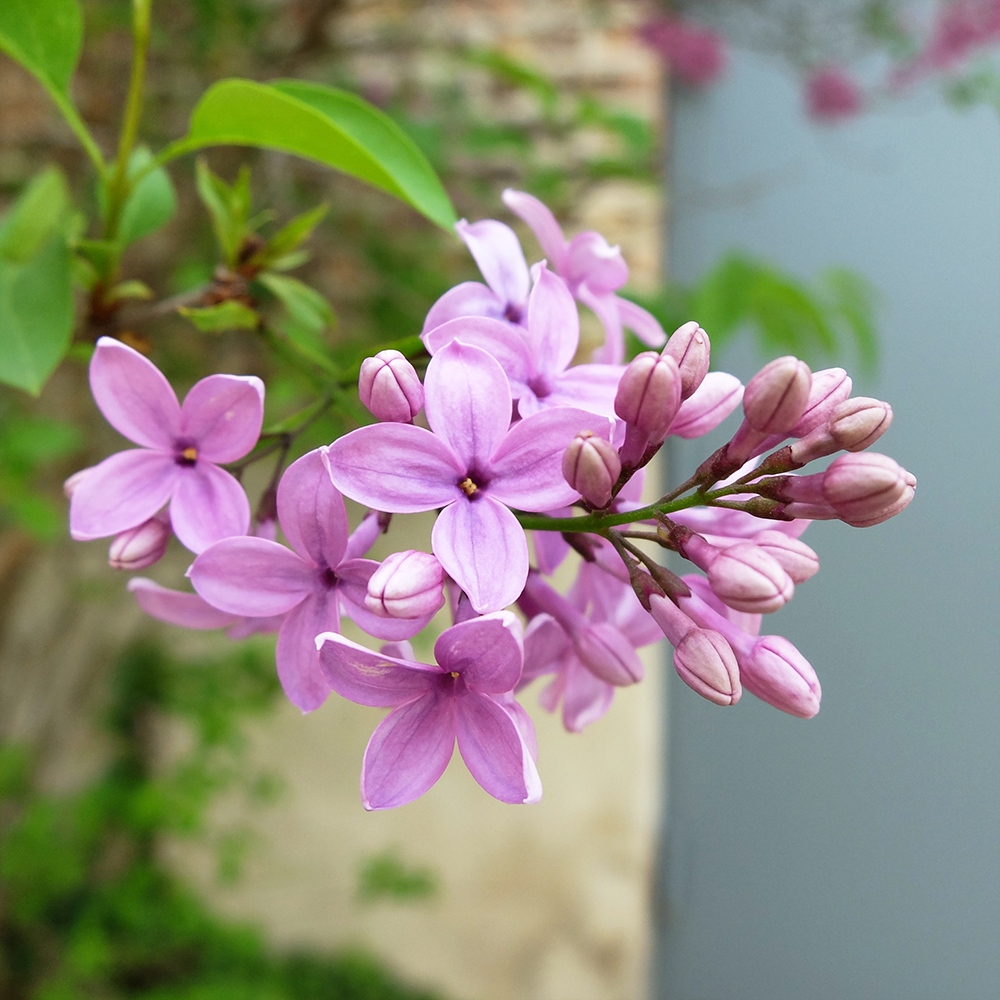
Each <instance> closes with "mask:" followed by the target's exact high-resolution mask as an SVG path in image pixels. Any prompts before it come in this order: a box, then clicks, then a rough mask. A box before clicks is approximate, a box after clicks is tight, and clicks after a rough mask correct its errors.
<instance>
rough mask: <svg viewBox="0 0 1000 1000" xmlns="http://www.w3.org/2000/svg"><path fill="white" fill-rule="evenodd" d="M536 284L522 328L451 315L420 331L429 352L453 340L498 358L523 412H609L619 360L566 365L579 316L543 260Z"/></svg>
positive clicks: (576, 340) (577, 337) (574, 343)
mask: <svg viewBox="0 0 1000 1000" xmlns="http://www.w3.org/2000/svg"><path fill="white" fill-rule="evenodd" d="M532 272H533V273H534V275H535V286H534V288H533V289H532V292H531V296H530V298H529V299H528V308H527V314H526V317H525V327H524V328H523V329H518V330H514V329H512V328H511V327H510V326H509V325H508V324H505V323H500V322H499V321H497V320H494V319H489V318H485V317H464V318H462V319H453V320H451V321H449V322H447V323H444V324H442V325H441V326H438V327H435V328H434V329H433V330H429V331H427V332H425V333H424V334H423V335H422V339H423V341H424V343H425V344H426V346H427V350H428V351H430V353H431V354H437V353H438V351H440V350H441V348H443V347H444V346H445V345H446V344H450V343H451V342H452V341H453V340H455V339H460V340H461V341H462V343H465V344H473V345H475V346H476V347H481V348H482V349H483V350H484V351H487V352H488V353H489V354H492V355H493V357H495V358H496V359H497V361H499V362H500V365H501V367H502V368H503V370H504V371H505V372H506V373H507V378H508V380H509V382H510V389H511V395H512V396H513V397H514V398H515V399H516V400H517V410H518V413H519V414H520V415H521V416H522V417H527V416H531V414H533V413H538V412H539V411H540V410H543V409H547V408H549V407H553V406H577V407H580V408H581V409H584V410H590V411H591V412H592V413H600V414H602V415H604V416H607V417H613V416H614V415H615V408H614V400H615V392H616V391H617V388H618V381H619V379H620V378H621V375H622V369H621V367H620V366H619V365H598V364H591V365H575V366H574V367H570V365H571V364H572V362H573V358H574V356H575V355H576V349H577V347H578V346H579V344H580V317H579V314H578V313H577V311H576V305H575V304H574V303H573V297H572V296H571V295H570V294H569V290H568V289H567V288H566V283H565V282H564V281H563V280H562V279H561V278H560V277H559V276H558V275H556V274H553V273H552V272H551V271H550V270H549V269H548V268H547V267H546V266H545V265H544V264H537V265H535V267H534V268H533V269H532Z"/></svg>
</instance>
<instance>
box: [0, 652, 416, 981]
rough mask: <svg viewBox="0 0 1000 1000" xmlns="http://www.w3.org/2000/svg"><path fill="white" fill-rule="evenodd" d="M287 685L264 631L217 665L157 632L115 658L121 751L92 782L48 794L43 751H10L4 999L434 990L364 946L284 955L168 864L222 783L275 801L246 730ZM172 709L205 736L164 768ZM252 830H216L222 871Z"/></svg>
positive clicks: (2, 824)
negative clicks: (158, 759) (401, 974)
mask: <svg viewBox="0 0 1000 1000" xmlns="http://www.w3.org/2000/svg"><path fill="white" fill-rule="evenodd" d="M277 690H278V684H277V679H276V678H275V675H274V663H273V649H272V646H271V644H270V643H268V642H266V641H255V642H250V643H245V644H244V645H242V646H241V647H240V648H239V649H238V651H236V652H234V653H232V654H230V655H228V656H225V657H222V658H219V659H216V660H213V661H210V662H203V661H197V662H186V661H182V660H178V659H174V658H172V657H170V656H168V654H166V653H165V652H164V650H163V649H162V646H161V645H160V644H158V643H153V642H145V643H141V644H139V645H135V646H133V647H131V648H129V649H127V650H126V651H125V652H123V653H122V655H121V656H120V658H119V660H118V662H117V664H116V665H115V669H114V672H113V675H112V683H111V701H110V706H109V708H108V710H107V712H106V716H105V719H104V729H105V731H106V733H107V734H108V736H109V738H110V739H111V741H112V745H113V753H112V755H111V759H110V761H109V763H108V766H107V768H106V769H105V771H104V773H103V774H101V775H100V776H99V777H98V778H97V779H96V780H95V781H93V782H92V783H91V784H90V785H88V786H87V787H85V788H83V789H82V790H80V791H79V792H77V793H76V794H74V795H69V796H58V795H52V794H45V793H43V792H41V791H40V790H39V789H38V788H37V785H36V783H35V781H34V780H33V776H32V761H31V758H30V754H29V753H28V752H27V751H26V750H25V749H24V748H23V747H20V746H17V745H6V746H4V747H3V748H2V749H0V996H2V997H3V998H4V1000H111V998H113V1000H132V998H135V1000H139V998H141V1000H432V998H431V996H430V994H428V993H425V992H421V991H416V990H412V989H409V988H407V987H404V986H403V985H401V984H400V983H398V982H397V981H396V980H395V979H394V978H393V977H392V976H391V975H390V974H389V973H387V972H386V971H385V969H384V968H383V967H381V966H380V965H379V964H378V963H377V962H376V961H375V960H374V959H372V958H370V957H368V956H366V955H364V954H361V953H356V952H348V953H345V954H340V955H334V956H325V955H320V954H316V953H307V952H299V953H295V954H283V955H277V954H275V953H273V952H272V951H270V950H269V949H268V948H267V946H266V945H265V944H264V942H263V939H262V937H261V935H260V934H259V933H258V932H257V931H255V930H253V929H252V928H250V927H247V926H242V925H237V924H232V923H228V922H226V921H223V920H221V919H219V918H218V917H215V916H213V915H212V914H211V913H210V912H209V910H208V909H207V908H206V907H205V905H204V904H203V903H201V902H200V901H199V900H198V899H197V898H196V897H195V896H194V895H192V893H191V892H190V891H189V890H187V889H186V888H185V887H184V886H183V884H182V883H181V882H180V881H179V880H178V879H177V878H176V877H175V876H174V875H173V874H172V873H171V872H170V871H169V870H168V868H167V867H166V866H165V865H164V864H163V862H162V861H161V860H160V858H159V855H158V852H157V849H156V845H157V840H158V838H159V837H161V836H162V835H164V834H168V833H169V834H173V835H181V836H193V835H204V833H205V811H206V808H207V806H208V805H209V804H210V802H211V801H212V800H213V799H214V798H215V797H216V796H217V795H218V794H219V793H220V792H222V791H224V790H233V789H235V788H241V789H242V790H243V792H244V793H245V794H248V795H250V796H252V797H254V798H256V799H258V800H260V799H264V800H267V799H271V798H273V796H274V794H275V781H274V779H273V778H271V777H269V776H267V775H261V774H255V773H252V772H250V771H248V769H247V764H246V760H245V758H244V755H243V750H244V749H245V742H246V741H245V737H244V735H243V733H242V729H241V725H242V723H243V722H244V721H245V720H246V719H247V718H249V717H251V716H253V715H255V714H259V713H260V712H262V711H266V710H267V708H268V707H269V706H270V705H271V704H272V702H273V699H274V696H275V694H276V693H277ZM166 718H175V719H179V720H183V721H184V722H186V724H187V726H188V728H189V730H190V731H191V733H192V734H193V741H192V745H191V746H190V748H189V749H187V750H186V752H184V753H183V754H182V755H181V756H180V757H179V758H178V759H176V760H174V761H171V762H169V763H167V764H160V765H158V766H156V767H154V766H153V763H152V759H153V754H152V752H151V740H152V738H153V733H154V729H155V727H156V726H158V725H162V724H163V720H164V719H166ZM245 840H246V838H245V836H243V837H241V835H240V831H229V832H228V833H227V834H226V835H224V836H222V837H221V838H219V841H218V843H217V845H216V846H217V848H218V857H219V862H220V866H221V870H220V875H221V876H222V877H232V876H233V875H234V874H236V873H237V871H236V869H238V853H239V848H240V845H241V843H245ZM410 878H411V883H412V878H413V876H412V875H411V876H410ZM382 882H383V883H384V882H385V879H384V878H383V879H382ZM410 894H411V895H412V894H413V891H412V887H411V892H410Z"/></svg>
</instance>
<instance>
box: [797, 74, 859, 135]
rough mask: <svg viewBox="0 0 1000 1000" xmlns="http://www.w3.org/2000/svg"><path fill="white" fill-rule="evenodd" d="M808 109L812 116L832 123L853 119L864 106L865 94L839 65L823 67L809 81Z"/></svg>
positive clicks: (817, 119)
mask: <svg viewBox="0 0 1000 1000" xmlns="http://www.w3.org/2000/svg"><path fill="white" fill-rule="evenodd" d="M805 97H806V111H807V112H808V114H809V117H810V118H813V119H815V120H816V121H819V122H825V123H827V124H831V123H833V122H838V121H841V120H843V119H845V118H853V117H854V116H855V115H856V114H858V113H859V112H860V111H861V109H862V108H863V107H864V103H865V102H864V94H863V93H862V92H861V88H860V87H859V86H858V84H857V83H855V81H854V80H853V79H852V78H851V77H850V76H849V75H848V74H847V72H846V71H845V70H843V69H841V68H840V67H839V66H821V67H820V68H819V69H817V70H814V71H813V73H812V75H811V76H810V77H809V78H808V79H807V80H806V93H805Z"/></svg>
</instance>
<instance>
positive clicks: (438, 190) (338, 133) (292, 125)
mask: <svg viewBox="0 0 1000 1000" xmlns="http://www.w3.org/2000/svg"><path fill="white" fill-rule="evenodd" d="M221 145H234V146H258V147H262V148H265V149H279V150H282V151H284V152H286V153H293V154H295V155H296V156H302V157H305V158H307V159H311V160H317V161H318V162H320V163H323V164H325V165H326V166H329V167H333V168H334V169H336V170H340V171H342V172H343V173H346V174H350V175H351V176H352V177H357V178H358V179H359V180H362V181H365V182H366V183H368V184H371V185H372V186H374V187H377V188H380V189H381V190H383V191H386V192H388V193H389V194H392V195H395V196H396V197H397V198H399V199H401V200H402V201H405V202H406V203H407V204H409V205H412V206H413V207H414V208H415V209H416V210H417V211H418V212H421V213H422V214H423V215H425V216H426V217H427V218H429V219H430V220H431V221H433V222H436V223H437V224H438V225H440V226H442V227H444V228H445V229H449V230H450V229H451V227H452V226H453V225H454V223H455V218H456V216H455V210H454V209H453V208H452V206H451V202H450V201H449V200H448V196H447V195H446V194H445V192H444V188H442V187H441V182H440V181H439V180H438V178H437V175H436V174H435V173H434V171H433V170H432V169H431V167H430V164H428V162H427V160H426V159H425V157H424V155H423V154H422V153H421V152H420V150H419V149H417V147H416V146H415V145H414V144H413V142H412V140H411V139H410V138H409V137H408V136H407V135H406V133H405V132H403V131H402V129H400V127H399V126H398V125H397V124H396V123H395V122H394V121H393V120H392V119H391V118H389V117H388V116H387V115H385V114H383V113H382V112H381V111H379V110H378V109H377V108H374V107H372V106H371V105H370V104H368V103H367V102H366V101H363V100H362V99H361V98H360V97H356V96H355V95H354V94H349V93H347V92H346V91H343V90H335V89H334V88H332V87H325V86H323V85H321V84H317V83H306V82H303V81H300V80H279V81H276V82H275V83H272V84H263V83H254V82H252V81H250V80H221V81H220V82H218V83H216V84H215V85H213V86H212V87H210V88H209V89H208V91H207V92H206V93H205V94H204V96H203V97H202V99H201V100H200V101H199V102H198V105H197V106H196V107H195V109H194V112H193V114H192V115H191V126H190V129H189V131H188V134H187V136H186V137H185V138H183V139H181V140H180V141H179V142H177V143H175V144H174V146H173V147H171V150H170V151H168V152H170V154H171V155H178V154H179V153H181V152H189V151H191V150H194V149H201V148H203V147H205V146H221Z"/></svg>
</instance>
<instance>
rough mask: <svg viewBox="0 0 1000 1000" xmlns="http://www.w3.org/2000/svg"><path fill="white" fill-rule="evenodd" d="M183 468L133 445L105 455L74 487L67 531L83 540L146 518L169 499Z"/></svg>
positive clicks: (112, 533) (108, 533) (125, 528)
mask: <svg viewBox="0 0 1000 1000" xmlns="http://www.w3.org/2000/svg"><path fill="white" fill-rule="evenodd" d="M182 471H183V469H182V468H181V467H180V466H179V465H178V464H177V463H176V462H175V461H174V459H173V456H172V455H167V454H164V453H163V452H162V451H150V450H149V449H147V448H133V449H130V450H129V451H119V452H117V453H116V454H114V455H111V456H109V457H108V458H106V459H105V460H104V461H103V462H101V464H100V465H95V466H94V467H93V468H90V469H87V474H86V475H85V476H84V477H83V478H81V479H80V481H79V483H78V484H77V485H76V486H75V487H74V489H73V494H72V496H71V497H70V502H69V533H70V535H72V536H73V538H75V539H76V540H77V541H78V542H87V541H90V539H92V538H106V537H107V536H108V535H117V534H118V533H119V532H120V531H126V530H127V529H129V528H134V527H135V526H136V525H138V524H142V522H143V521H148V520H149V519H150V518H151V517H152V516H153V515H154V514H155V513H156V512H157V511H158V510H159V509H160V508H161V507H162V506H163V505H164V504H165V503H166V502H167V501H168V500H169V499H170V494H171V493H172V492H173V491H174V487H175V486H176V485H177V481H178V479H180V474H181V472H182Z"/></svg>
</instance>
